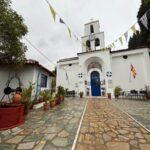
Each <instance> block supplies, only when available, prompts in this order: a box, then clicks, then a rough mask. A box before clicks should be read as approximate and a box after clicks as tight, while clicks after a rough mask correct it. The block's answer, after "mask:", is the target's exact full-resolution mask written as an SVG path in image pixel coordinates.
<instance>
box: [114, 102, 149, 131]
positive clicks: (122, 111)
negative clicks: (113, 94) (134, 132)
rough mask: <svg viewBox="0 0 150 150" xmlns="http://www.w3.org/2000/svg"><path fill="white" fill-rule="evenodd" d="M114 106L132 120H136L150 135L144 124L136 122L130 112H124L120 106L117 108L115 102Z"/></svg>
mask: <svg viewBox="0 0 150 150" xmlns="http://www.w3.org/2000/svg"><path fill="white" fill-rule="evenodd" d="M112 104H113V105H114V106H115V107H116V108H118V109H119V110H120V111H122V112H123V113H124V114H126V115H127V116H129V117H130V118H131V119H132V120H134V121H135V122H136V123H137V124H139V125H140V126H142V127H143V128H144V129H145V130H146V131H147V132H149V133H150V130H149V129H147V128H146V127H145V126H144V125H143V124H142V123H140V122H139V121H138V120H136V119H135V118H133V117H132V116H131V115H130V114H129V113H128V112H126V111H124V110H123V109H121V108H119V107H118V106H116V105H115V104H114V103H113V102H112Z"/></svg>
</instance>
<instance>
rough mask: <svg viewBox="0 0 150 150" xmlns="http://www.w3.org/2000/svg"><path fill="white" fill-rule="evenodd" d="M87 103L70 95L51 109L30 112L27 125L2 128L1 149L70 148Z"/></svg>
mask: <svg viewBox="0 0 150 150" xmlns="http://www.w3.org/2000/svg"><path fill="white" fill-rule="evenodd" d="M85 103H86V100H84V99H82V100H80V99H73V98H70V99H67V100H65V102H64V103H63V104H61V106H58V107H56V108H54V109H52V110H49V111H44V110H43V109H40V110H37V111H32V112H30V114H29V115H28V117H27V121H26V122H25V124H24V125H22V126H20V127H18V128H14V129H12V130H7V131H3V132H0V150H13V149H34V150H41V149H43V150H55V149H57V150H58V149H61V150H63V149H64V150H68V149H69V150H70V149H71V147H72V144H73V141H74V138H75V135H76V132H77V128H78V124H79V121H80V118H81V115H82V112H83V110H84V106H85Z"/></svg>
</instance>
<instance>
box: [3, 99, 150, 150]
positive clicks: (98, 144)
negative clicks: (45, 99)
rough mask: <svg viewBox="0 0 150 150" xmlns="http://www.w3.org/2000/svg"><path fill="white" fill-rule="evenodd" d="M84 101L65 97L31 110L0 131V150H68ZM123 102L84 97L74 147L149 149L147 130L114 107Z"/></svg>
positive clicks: (149, 141) (86, 149) (107, 149)
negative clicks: (45, 107)
mask: <svg viewBox="0 0 150 150" xmlns="http://www.w3.org/2000/svg"><path fill="white" fill-rule="evenodd" d="M86 102H87V100H86V99H79V98H68V99H66V100H65V102H64V103H63V104H61V105H60V106H58V107H56V108H54V109H51V110H49V111H44V110H43V109H39V110H36V111H35V110H34V111H31V112H30V113H29V115H28V116H27V118H26V122H25V124H24V125H22V126H20V127H17V128H14V129H11V130H7V131H3V132H0V150H15V149H20V150H23V149H32V150H71V149H72V146H73V143H74V140H75V136H76V133H77V129H78V127H79V121H80V119H81V116H82V113H83V111H84V108H85V105H86ZM124 103H127V101H126V102H122V101H119V102H117V101H110V100H107V99H105V100H104V99H103V100H102V99H88V103H87V107H86V111H85V114H84V117H83V121H82V124H81V128H80V131H79V135H78V137H77V143H76V146H75V149H76V150H150V133H148V131H146V130H145V129H144V128H143V127H142V126H140V125H139V124H137V123H136V122H135V121H134V120H133V119H132V118H130V117H129V116H128V115H126V114H125V113H123V112H122V111H120V110H119V109H118V108H117V107H118V106H119V107H120V108H123V106H124V105H125V104H124ZM134 104H136V105H137V106H135V107H139V106H141V104H140V103H136V102H135V103H134V102H133V105H134ZM127 105H130V104H129V102H128V104H126V107H127ZM145 105H146V104H145ZM145 105H143V107H146V108H147V105H146V106H145ZM116 106H117V107H116ZM126 107H125V108H126ZM129 108H130V106H129ZM129 108H128V110H127V111H129V110H131V109H129ZM131 108H132V106H131ZM140 108H141V107H140ZM134 109H135V108H134ZM134 109H132V111H131V112H134ZM141 112H142V108H141ZM144 112H145V110H144ZM139 114H140V112H139ZM147 117H148V116H147ZM148 119H149V118H148Z"/></svg>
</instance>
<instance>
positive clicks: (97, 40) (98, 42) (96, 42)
mask: <svg viewBox="0 0 150 150" xmlns="http://www.w3.org/2000/svg"><path fill="white" fill-rule="evenodd" d="M95 46H100V41H99V39H98V38H96V39H95Z"/></svg>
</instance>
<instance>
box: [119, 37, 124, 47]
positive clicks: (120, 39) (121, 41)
mask: <svg viewBox="0 0 150 150" xmlns="http://www.w3.org/2000/svg"><path fill="white" fill-rule="evenodd" d="M119 41H120V43H121V45H123V40H122V36H121V37H120V38H119Z"/></svg>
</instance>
